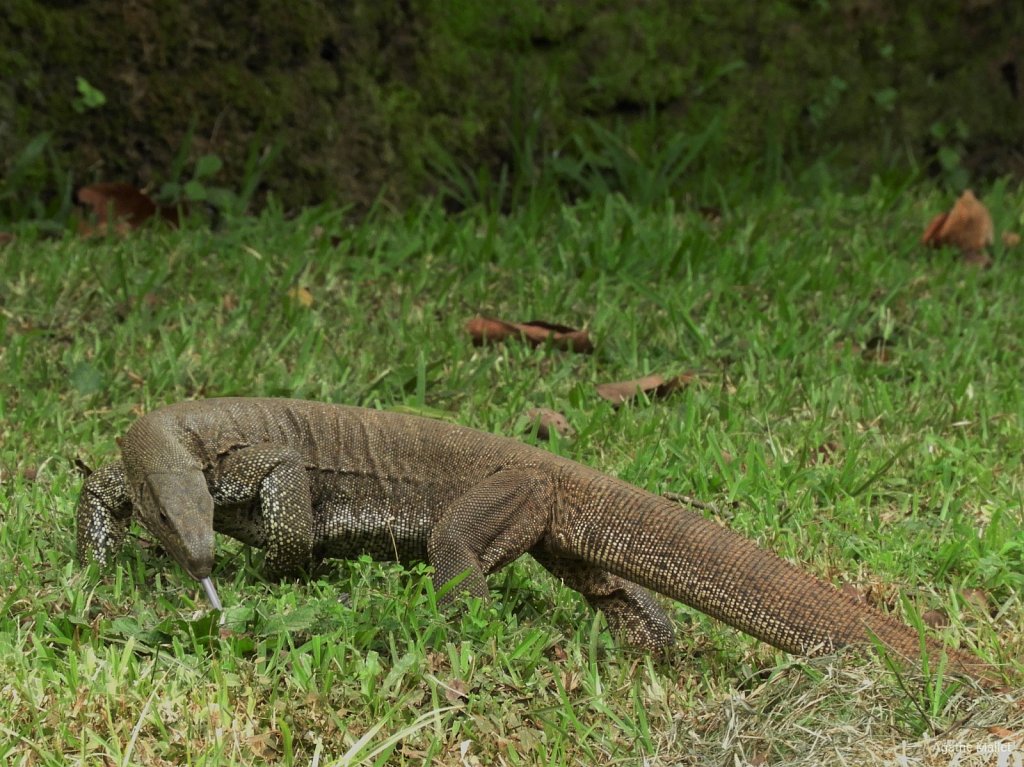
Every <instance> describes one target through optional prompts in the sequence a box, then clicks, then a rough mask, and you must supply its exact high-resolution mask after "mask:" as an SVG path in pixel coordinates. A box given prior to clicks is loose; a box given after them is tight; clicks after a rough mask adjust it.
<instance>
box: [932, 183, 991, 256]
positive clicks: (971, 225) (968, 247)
mask: <svg viewBox="0 0 1024 767" xmlns="http://www.w3.org/2000/svg"><path fill="white" fill-rule="evenodd" d="M993 240H994V229H993V226H992V215H991V214H990V213H989V212H988V208H986V207H985V206H984V205H983V204H982V203H981V202H980V201H979V200H978V198H977V197H975V196H974V192H972V191H971V190H970V189H968V190H967V191H965V192H964V193H963V194H962V195H960V197H959V198H958V199H957V201H956V203H954V205H953V207H952V209H951V210H950V211H949V212H948V213H940V214H939V215H937V216H935V217H934V218H933V219H932V220H931V222H930V223H929V224H928V226H927V227H926V228H925V230H924V234H923V235H922V236H921V242H922V244H924V245H927V246H930V247H933V248H939V247H942V246H943V245H952V246H953V247H955V248H957V249H958V250H959V251H960V253H961V255H963V257H964V261H965V262H966V263H970V264H975V265H978V266H989V265H991V263H992V259H991V258H990V257H988V255H987V254H985V253H984V250H985V248H987V247H988V246H989V245H991V244H992V242H993Z"/></svg>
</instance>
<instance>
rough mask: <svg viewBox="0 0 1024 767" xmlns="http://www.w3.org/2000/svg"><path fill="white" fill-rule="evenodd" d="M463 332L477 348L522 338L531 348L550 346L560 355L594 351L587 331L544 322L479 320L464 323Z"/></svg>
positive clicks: (489, 318) (485, 318) (486, 318)
mask: <svg viewBox="0 0 1024 767" xmlns="http://www.w3.org/2000/svg"><path fill="white" fill-rule="evenodd" d="M466 332H467V333H469V335H470V337H471V338H472V339H473V344H474V345H476V346H480V345H481V344H487V343H496V342H498V341H504V340H506V339H509V338H521V339H523V340H524V341H526V342H527V343H528V344H532V345H533V346H540V345H541V344H543V343H550V344H551V345H552V346H553V347H554V348H556V349H562V350H563V351H573V352H580V353H581V354H589V353H590V352H592V351H594V344H593V343H592V342H591V340H590V335H589V334H588V333H587V331H585V330H577V329H576V328H570V327H568V326H566V325H556V324H554V323H551V322H544V321H543V320H530V321H529V322H506V321H505V320H499V319H497V318H495V317H479V316H478V317H473V319H471V320H469V321H468V322H466Z"/></svg>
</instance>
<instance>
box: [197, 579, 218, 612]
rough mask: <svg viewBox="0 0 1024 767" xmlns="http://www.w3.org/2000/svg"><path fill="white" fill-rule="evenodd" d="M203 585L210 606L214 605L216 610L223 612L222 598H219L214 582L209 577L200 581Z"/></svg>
mask: <svg viewBox="0 0 1024 767" xmlns="http://www.w3.org/2000/svg"><path fill="white" fill-rule="evenodd" d="M199 582H200V583H201V584H203V591H205V592H206V598H207V599H209V600H210V604H211V605H213V609H214V610H222V609H223V608H222V607H221V604H220V597H219V596H217V589H215V588H214V586H213V581H211V580H210V578H209V576H207V577H206V578H203V579H202V580H201V581H199Z"/></svg>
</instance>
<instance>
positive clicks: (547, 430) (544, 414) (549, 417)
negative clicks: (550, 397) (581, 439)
mask: <svg viewBox="0 0 1024 767" xmlns="http://www.w3.org/2000/svg"><path fill="white" fill-rule="evenodd" d="M526 418H527V419H528V421H529V425H528V427H527V431H528V432H532V431H533V427H534V425H535V424H536V427H537V439H551V432H555V433H557V434H558V436H559V437H561V438H562V439H571V438H572V437H575V436H576V430H575V429H573V428H572V426H571V425H570V424H569V419H567V418H566V417H565V416H564V415H562V414H561V413H559V412H558V411H557V410H550V409H548V408H546V407H531V408H530V409H529V410H527V411H526Z"/></svg>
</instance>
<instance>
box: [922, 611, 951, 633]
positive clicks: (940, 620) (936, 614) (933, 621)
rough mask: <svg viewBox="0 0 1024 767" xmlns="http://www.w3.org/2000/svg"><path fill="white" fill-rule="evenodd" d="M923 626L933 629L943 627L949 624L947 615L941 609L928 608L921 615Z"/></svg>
mask: <svg viewBox="0 0 1024 767" xmlns="http://www.w3.org/2000/svg"><path fill="white" fill-rule="evenodd" d="M921 620H922V622H923V623H924V625H925V626H928V627H930V628H933V629H941V628H945V627H946V626H948V625H949V616H948V615H946V613H945V611H943V610H928V611H927V612H925V613H924V614H923V615H922V616H921Z"/></svg>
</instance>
